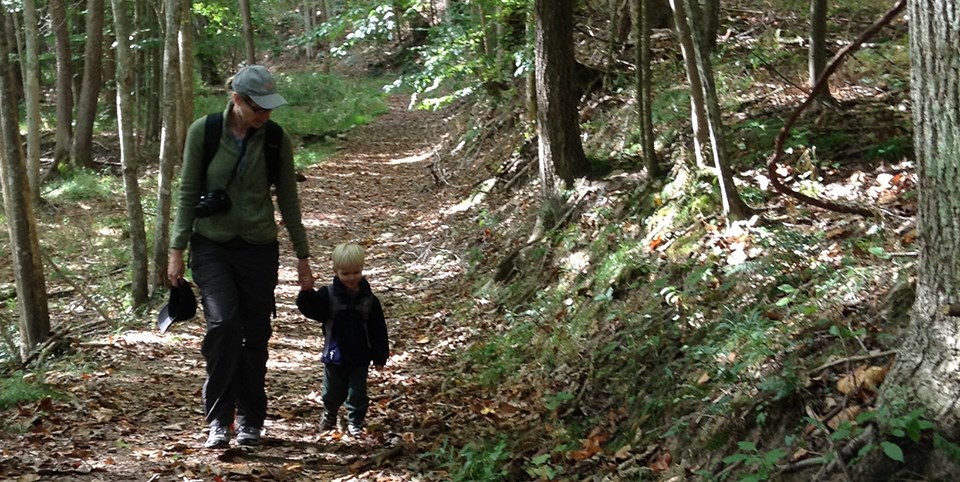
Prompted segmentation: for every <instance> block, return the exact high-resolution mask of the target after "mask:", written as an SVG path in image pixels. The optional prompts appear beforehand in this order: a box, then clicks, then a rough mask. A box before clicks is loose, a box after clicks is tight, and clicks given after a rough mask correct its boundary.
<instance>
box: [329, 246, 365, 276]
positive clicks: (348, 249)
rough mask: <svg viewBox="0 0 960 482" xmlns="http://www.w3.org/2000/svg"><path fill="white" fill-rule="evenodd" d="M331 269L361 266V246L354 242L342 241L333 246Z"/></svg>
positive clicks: (362, 254)
mask: <svg viewBox="0 0 960 482" xmlns="http://www.w3.org/2000/svg"><path fill="white" fill-rule="evenodd" d="M330 257H331V258H332V259H333V270H334V271H340V268H363V259H364V252H363V247H362V246H360V245H359V244H356V243H342V244H338V245H337V247H335V248H333V254H332V255H331V256H330Z"/></svg>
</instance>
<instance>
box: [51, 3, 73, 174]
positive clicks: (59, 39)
mask: <svg viewBox="0 0 960 482" xmlns="http://www.w3.org/2000/svg"><path fill="white" fill-rule="evenodd" d="M50 23H51V28H52V29H53V32H54V36H55V38H56V48H55V52H56V58H57V131H56V144H55V145H54V148H53V166H52V167H51V169H50V174H55V173H56V172H57V170H58V169H59V167H60V165H61V164H62V163H65V162H69V160H70V150H71V147H72V146H71V138H72V137H73V82H72V78H73V73H72V68H71V56H70V26H69V24H68V23H67V9H66V6H65V5H64V0H50Z"/></svg>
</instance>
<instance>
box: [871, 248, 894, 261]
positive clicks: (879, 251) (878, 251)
mask: <svg viewBox="0 0 960 482" xmlns="http://www.w3.org/2000/svg"><path fill="white" fill-rule="evenodd" d="M869 251H870V254H872V255H874V256H876V257H878V258H880V259H890V254H889V253H887V250H885V249H883V247H882V246H873V247H871V248H870V249H869Z"/></svg>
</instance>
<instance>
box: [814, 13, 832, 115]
mask: <svg viewBox="0 0 960 482" xmlns="http://www.w3.org/2000/svg"><path fill="white" fill-rule="evenodd" d="M808 60H809V73H810V80H809V84H810V89H811V90H812V89H813V86H814V85H817V80H818V79H820V75H821V74H823V70H824V69H825V68H826V66H827V0H810V50H809V52H808ZM817 100H818V101H820V102H829V103H832V101H833V97H832V96H831V95H830V88H829V86H827V87H826V88H824V89H823V90H821V91H820V94H819V95H817Z"/></svg>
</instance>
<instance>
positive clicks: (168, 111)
mask: <svg viewBox="0 0 960 482" xmlns="http://www.w3.org/2000/svg"><path fill="white" fill-rule="evenodd" d="M164 11H165V14H166V19H165V20H166V21H165V22H164V23H165V25H166V27H165V34H164V47H163V67H164V68H163V95H162V96H161V97H160V98H161V99H162V104H161V112H162V113H163V114H162V118H163V129H162V133H161V135H160V139H161V140H160V173H159V178H158V180H157V217H156V220H157V221H156V226H155V229H154V238H153V239H154V244H153V269H154V275H153V280H152V283H151V291H152V292H156V290H157V289H159V288H160V287H163V286H165V285H166V283H167V250H168V248H169V246H170V210H171V208H170V192H171V189H172V186H173V167H174V164H176V163H177V161H179V160H180V155H181V154H182V153H183V147H182V146H181V145H180V142H179V140H180V139H179V136H178V135H177V123H178V122H177V103H176V99H177V96H178V95H179V92H178V91H177V90H178V89H177V86H178V85H179V83H180V63H179V62H178V58H179V55H180V53H179V49H178V47H177V37H178V35H177V32H178V30H179V27H180V0H166V8H165V9H164Z"/></svg>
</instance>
